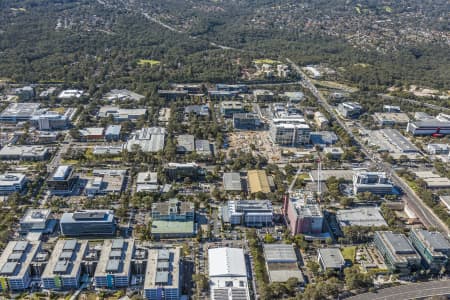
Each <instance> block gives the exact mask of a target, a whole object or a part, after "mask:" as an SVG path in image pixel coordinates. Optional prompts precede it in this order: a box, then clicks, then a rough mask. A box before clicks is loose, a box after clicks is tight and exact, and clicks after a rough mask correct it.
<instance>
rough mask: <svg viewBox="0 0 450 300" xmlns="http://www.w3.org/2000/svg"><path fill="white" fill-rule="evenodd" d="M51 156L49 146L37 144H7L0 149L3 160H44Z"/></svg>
mask: <svg viewBox="0 0 450 300" xmlns="http://www.w3.org/2000/svg"><path fill="white" fill-rule="evenodd" d="M49 156H50V152H49V151H48V148H46V147H44V146H37V145H31V146H30V145H14V146H12V145H6V146H4V147H3V148H2V149H1V150H0V159H1V160H23V161H42V160H46V159H47V158H48V157H49Z"/></svg>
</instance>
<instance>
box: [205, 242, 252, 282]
mask: <svg viewBox="0 0 450 300" xmlns="http://www.w3.org/2000/svg"><path fill="white" fill-rule="evenodd" d="M208 259H209V276H210V277H214V276H218V277H223V276H238V277H240V276H242V277H244V276H245V277H246V276H247V268H246V263H245V258H244V250H243V249H240V248H212V249H209V250H208Z"/></svg>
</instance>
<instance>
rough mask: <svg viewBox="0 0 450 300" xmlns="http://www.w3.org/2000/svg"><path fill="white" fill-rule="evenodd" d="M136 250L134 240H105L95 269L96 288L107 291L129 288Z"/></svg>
mask: <svg viewBox="0 0 450 300" xmlns="http://www.w3.org/2000/svg"><path fill="white" fill-rule="evenodd" d="M134 250H135V248H134V240H133V239H113V240H105V241H104V242H103V245H102V250H101V252H100V258H99V261H98V263H97V267H96V268H95V274H94V282H95V287H96V288H107V289H118V288H125V287H128V286H129V283H130V278H131V259H132V258H133V253H134Z"/></svg>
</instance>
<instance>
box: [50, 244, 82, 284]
mask: <svg viewBox="0 0 450 300" xmlns="http://www.w3.org/2000/svg"><path fill="white" fill-rule="evenodd" d="M88 250H89V245H88V241H87V240H82V241H81V240H64V239H61V240H58V241H57V242H56V245H55V248H53V251H52V255H51V256H50V260H49V261H48V264H47V266H46V267H45V269H44V272H43V273H42V286H43V288H44V289H48V290H74V289H77V288H78V287H79V286H80V278H81V273H82V266H81V263H82V260H83V258H84V256H85V255H86V253H87V251H88Z"/></svg>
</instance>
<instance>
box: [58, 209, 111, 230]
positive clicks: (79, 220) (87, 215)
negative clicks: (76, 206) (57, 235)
mask: <svg viewBox="0 0 450 300" xmlns="http://www.w3.org/2000/svg"><path fill="white" fill-rule="evenodd" d="M59 225H60V229H61V234H62V235H65V236H112V235H114V234H115V232H116V220H115V219H114V214H113V212H112V211H109V210H81V211H77V212H72V213H64V214H63V215H62V216H61V220H60V222H59Z"/></svg>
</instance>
